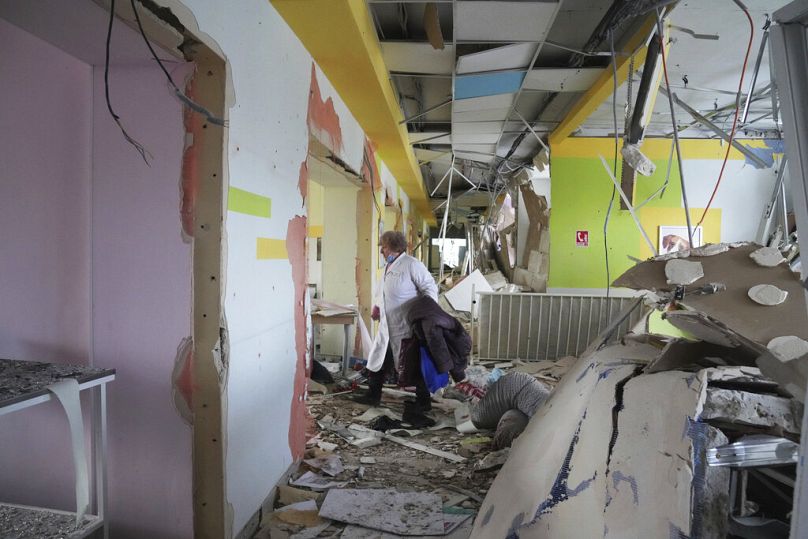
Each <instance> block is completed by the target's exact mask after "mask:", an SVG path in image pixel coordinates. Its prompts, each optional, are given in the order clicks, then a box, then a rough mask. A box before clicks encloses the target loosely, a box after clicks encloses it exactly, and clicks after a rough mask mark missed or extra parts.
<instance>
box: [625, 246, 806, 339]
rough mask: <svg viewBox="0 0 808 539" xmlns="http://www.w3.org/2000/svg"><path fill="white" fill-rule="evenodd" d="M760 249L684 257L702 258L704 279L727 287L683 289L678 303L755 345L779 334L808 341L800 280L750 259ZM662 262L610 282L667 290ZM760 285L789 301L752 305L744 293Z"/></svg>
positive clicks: (637, 268)
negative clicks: (698, 292) (708, 290)
mask: <svg viewBox="0 0 808 539" xmlns="http://www.w3.org/2000/svg"><path fill="white" fill-rule="evenodd" d="M759 248H760V246H759V245H754V244H749V245H743V246H740V247H736V248H734V249H730V250H729V251H727V252H724V253H720V254H717V255H714V256H705V257H696V256H690V257H689V258H688V259H687V260H691V261H698V262H701V264H702V267H703V269H704V282H711V283H713V282H717V283H723V284H725V285H726V287H727V288H726V290H724V291H721V292H717V293H715V294H705V295H696V294H688V293H687V291H686V292H685V297H684V299H682V301H681V303H682V305H685V306H686V307H688V308H690V309H693V310H695V311H701V312H703V313H705V314H706V315H708V316H710V317H712V318H713V319H715V320H720V321H721V322H722V323H723V324H724V325H726V327H727V328H731V329H732V330H734V331H735V332H737V333H739V334H741V335H743V336H745V337H747V338H748V339H751V340H753V341H755V342H757V343H760V344H764V345H765V344H766V343H768V342H769V341H771V340H772V339H773V338H775V337H780V336H783V335H795V336H797V337H800V338H802V339H808V310H806V306H805V291H804V290H803V288H802V284H801V283H800V281H799V279H798V278H797V276H796V275H795V274H794V273H792V272H791V270H790V269H789V268H788V266H786V265H785V264H781V265H779V266H775V267H773V268H766V267H761V266H759V265H758V264H757V263H755V261H754V260H752V259H751V258H750V257H749V255H750V253H752V252H753V251H756V250H757V249H759ZM664 265H665V261H659V260H649V261H646V262H642V263H640V264H637V265H636V266H634V267H633V268H631V269H630V270H628V271H627V272H625V273H624V274H623V275H622V276H620V278H618V279H617V280H616V281H615V282H614V286H618V287H625V288H632V289H635V290H651V291H672V290H673V286H672V285H669V284H667V283H666V282H665V272H664ZM761 283H768V284H772V285H774V286H776V287H777V288H779V289H781V290H783V291H785V292H788V300H787V301H786V302H785V303H782V304H781V305H775V306H772V307H764V306H761V305H758V304H756V303H755V302H753V301H752V300H751V299H749V296H748V295H747V294H748V291H749V289H750V288H752V287H753V286H755V285H758V284H761Z"/></svg>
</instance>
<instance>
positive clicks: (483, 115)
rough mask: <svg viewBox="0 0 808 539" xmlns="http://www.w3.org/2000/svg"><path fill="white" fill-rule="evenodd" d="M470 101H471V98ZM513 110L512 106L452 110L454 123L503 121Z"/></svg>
mask: <svg viewBox="0 0 808 539" xmlns="http://www.w3.org/2000/svg"><path fill="white" fill-rule="evenodd" d="M468 101H471V100H470V99H469V100H468ZM510 111H511V108H510V106H508V107H503V108H498V109H486V110H474V109H472V110H466V111H452V125H454V124H455V123H458V122H488V121H497V120H498V121H500V122H501V121H503V120H505V117H506V116H507V115H508V113H509V112H510Z"/></svg>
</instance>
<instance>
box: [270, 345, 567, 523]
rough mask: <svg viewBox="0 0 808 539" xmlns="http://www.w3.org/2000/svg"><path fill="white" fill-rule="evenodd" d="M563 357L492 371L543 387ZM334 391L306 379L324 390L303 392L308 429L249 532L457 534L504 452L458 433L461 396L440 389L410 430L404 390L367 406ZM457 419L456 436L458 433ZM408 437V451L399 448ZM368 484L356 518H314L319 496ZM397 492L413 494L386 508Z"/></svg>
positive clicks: (321, 508) (324, 500) (482, 435)
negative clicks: (369, 503)
mask: <svg viewBox="0 0 808 539" xmlns="http://www.w3.org/2000/svg"><path fill="white" fill-rule="evenodd" d="M572 360H573V358H565V359H564V360H562V361H558V362H537V363H531V364H508V365H502V364H500V365H499V366H500V367H501V368H502V369H501V372H500V373H499V374H500V375H501V374H502V372H504V371H508V370H520V371H523V372H529V373H530V374H532V375H533V376H535V377H536V378H537V379H539V380H542V381H543V382H545V383H547V384H549V385H551V386H552V385H555V383H556V382H557V381H558V379H559V378H560V377H561V376H562V375H563V373H564V372H565V371H566V370H567V368H568V366H569V365H570V364H571V363H572ZM476 369H478V375H479V376H481V377H482V378H487V377H488V376H489V375H490V374H491V373H492V372H494V371H496V370H497V369H495V368H494V363H491V364H489V365H487V368H486V366H485V365H478V366H477V367H476ZM343 384H345V382H344V381H343ZM342 387H343V389H342V391H343V392H340V386H339V384H337V385H330V384H329V386H328V387H324V386H320V385H319V384H317V383H313V384H312V388H314V389H315V390H320V391H327V392H328V393H325V394H324V393H321V392H318V393H313V394H312V393H310V394H309V398H308V409H309V412H310V414H311V418H312V432H311V436H310V439H309V441H308V443H307V449H306V456H305V458H304V460H303V462H301V463H300V467H299V468H298V469H297V470H296V471H295V472H294V473H293V474H292V476H291V477H290V478H289V480H288V481H287V482H286V484H284V485H280V486H279V489H278V490H279V492H278V494H279V495H278V496H277V499H276V500H275V503H274V507H273V508H272V509H273V511H272V512H269V511H267V512H265V513H264V514H263V517H262V520H261V527H260V529H259V531H258V532H257V533H256V535H255V537H256V538H260V539H266V538H272V539H276V538H284V539H285V538H292V539H305V538H314V537H343V538H346V539H349V538H350V539H353V538H363V539H368V538H381V539H387V538H393V537H402V536H414V535H420V536H422V537H448V538H450V539H465V538H467V537H468V536H469V535H470V533H471V529H472V527H473V522H474V518H475V517H476V514H477V512H478V510H479V508H480V506H481V504H482V501H483V499H484V498H485V495H486V493H487V492H488V489H489V488H490V486H491V483H492V482H493V480H494V478H495V477H496V475H497V473H498V471H499V469H500V467H501V466H502V464H504V462H505V460H506V459H507V457H508V453H509V451H510V450H509V449H503V450H501V451H494V449H493V447H492V438H493V432H491V431H479V432H466V430H467V429H466V428H464V423H465V424H466V425H467V423H466V420H467V416H466V414H467V407H466V406H467V403H466V402H465V401H466V400H467V399H468V397H467V396H465V395H462V394H458V393H456V392H453V391H452V390H451V389H447V391H446V392H445V393H444V398H437V397H436V398H433V403H432V410H431V411H429V412H427V416H428V417H430V418H432V419H434V420H435V422H436V425H435V426H433V427H429V428H421V429H413V428H411V427H409V426H407V425H406V424H404V425H403V426H401V425H399V424H398V423H396V421H401V420H402V415H403V413H404V402H405V399H410V398H412V397H413V394H411V393H407V392H404V391H400V390H396V389H393V388H392V387H385V389H384V392H383V396H382V403H381V405H380V406H378V407H370V406H367V405H362V404H358V403H355V402H354V401H353V400H352V399H351V396H352V393H350V392H345V389H344V388H345V386H344V385H343V386H342ZM450 397H454V398H450ZM380 416H382V417H381V418H380ZM379 423H392V424H393V426H391V427H390V428H388V429H387V430H386V431H385V432H384V433H382V432H379V431H374V430H373V429H372V428H371V427H373V426H376V427H377V428H378V427H379V426H380V425H379ZM458 423H460V429H463V430H464V432H460V430H459V429H458V426H457V425H458ZM397 426H398V427H401V428H396V427H397ZM412 443H415V444H417V447H409V446H407V445H403V444H412ZM355 489H361V492H357V491H356V490H355ZM369 489H372V490H374V493H371V495H378V500H377V503H376V505H374V506H373V508H372V509H370V513H369V514H368V515H365V516H363V515H362V514H361V510H360V511H355V510H353V514H344V515H336V517H332V518H328V517H327V515H324V513H328V514H330V515H333V508H332V510H331V511H330V512H329V511H328V510H327V509H328V507H327V506H328V505H329V503H328V496H329V493H331V499H332V500H335V501H336V500H337V499H339V500H342V499H343V498H342V496H343V494H345V493H346V492H347V493H348V494H351V493H352V494H354V495H359V496H365V495H367V494H368V492H367V490H369ZM332 491H333V492H332ZM399 493H414V494H415V495H416V500H415V502H414V503H407V504H402V505H401V506H400V507H395V506H394V505H395V504H394V503H393V502H390V500H392V499H393V498H395V497H396V496H399ZM419 503H420V505H419ZM338 509H339V508H338ZM343 509H345V508H343ZM345 511H346V512H347V513H351V511H348V510H347V509H345ZM337 512H338V513H339V512H340V511H337ZM377 513H385V514H386V515H387V516H386V517H385V518H386V520H387V522H370V519H371V515H373V514H377ZM405 513H406V514H405ZM413 513H414V514H413ZM430 519H431V521H437V522H438V523H442V524H435V525H436V526H438V527H443V532H442V533H430V532H427V531H426V530H428V529H434V528H429V527H423V526H426V524H425V522H426V521H428V520H430ZM382 520H384V519H382ZM401 522H403V523H404V525H403V528H402V527H400V526H401ZM433 523H434V522H433ZM359 524H365V526H360V525H359ZM427 524H428V523H427ZM397 526H399V527H397ZM419 526H421V527H419ZM371 528H375V529H371ZM394 530H398V533H394Z"/></svg>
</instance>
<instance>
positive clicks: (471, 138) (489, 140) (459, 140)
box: [452, 133, 499, 147]
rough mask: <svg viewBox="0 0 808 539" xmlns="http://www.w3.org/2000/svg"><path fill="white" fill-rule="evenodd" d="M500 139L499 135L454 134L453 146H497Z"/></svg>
mask: <svg viewBox="0 0 808 539" xmlns="http://www.w3.org/2000/svg"><path fill="white" fill-rule="evenodd" d="M498 139H499V133H464V134H462V135H461V134H458V133H453V134H452V146H453V147H457V146H459V145H460V144H496V143H497V140H498Z"/></svg>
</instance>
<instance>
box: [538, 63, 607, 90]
mask: <svg viewBox="0 0 808 539" xmlns="http://www.w3.org/2000/svg"><path fill="white" fill-rule="evenodd" d="M601 73H603V68H600V67H590V68H539V69H533V70H531V71H530V72H529V73H528V74H527V76H526V77H525V89H527V90H542V91H545V92H585V91H586V90H588V89H589V87H590V86H592V84H593V83H594V82H595V81H596V80H597V78H598V77H599V76H600V74H601Z"/></svg>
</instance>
